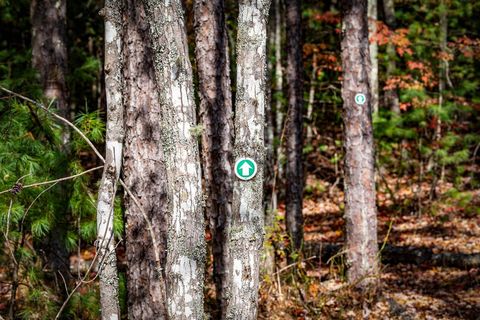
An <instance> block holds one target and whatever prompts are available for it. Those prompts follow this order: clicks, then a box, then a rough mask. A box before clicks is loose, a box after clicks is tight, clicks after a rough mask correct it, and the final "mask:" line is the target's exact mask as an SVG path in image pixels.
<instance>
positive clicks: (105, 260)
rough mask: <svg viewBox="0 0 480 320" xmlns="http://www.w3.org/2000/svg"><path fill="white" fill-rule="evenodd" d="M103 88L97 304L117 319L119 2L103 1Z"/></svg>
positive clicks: (120, 124)
mask: <svg viewBox="0 0 480 320" xmlns="http://www.w3.org/2000/svg"><path fill="white" fill-rule="evenodd" d="M103 10H104V14H105V90H106V96H107V132H106V139H105V141H106V148H105V167H104V170H103V176H102V180H101V182H100V187H99V190H98V204H97V252H98V255H99V257H100V259H99V261H100V262H101V264H100V270H99V273H100V305H101V311H102V319H105V320H117V319H120V307H119V303H118V273H117V256H116V253H115V238H114V233H113V214H114V200H115V193H116V191H117V181H118V178H119V176H120V170H121V167H122V148H123V135H124V130H123V99H122V78H123V75H122V34H123V32H122V10H123V8H122V5H121V2H117V1H115V0H106V1H105V8H104V9H103Z"/></svg>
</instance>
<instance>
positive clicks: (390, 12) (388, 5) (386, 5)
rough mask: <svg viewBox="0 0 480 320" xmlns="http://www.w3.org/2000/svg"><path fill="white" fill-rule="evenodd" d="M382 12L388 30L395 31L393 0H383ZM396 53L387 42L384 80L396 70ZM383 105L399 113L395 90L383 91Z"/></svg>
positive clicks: (393, 47)
mask: <svg viewBox="0 0 480 320" xmlns="http://www.w3.org/2000/svg"><path fill="white" fill-rule="evenodd" d="M383 11H384V14H385V23H386V24H387V26H388V28H390V30H395V27H396V19H395V5H394V2H393V0H383ZM396 56H397V54H396V52H395V46H394V45H393V43H391V42H389V43H388V44H387V59H388V62H387V74H386V78H387V79H388V78H390V77H391V76H392V75H393V74H394V73H395V70H396V69H397V64H396ZM384 98H385V104H386V105H387V106H388V107H390V110H392V111H393V112H394V113H397V114H399V113H400V102H399V99H398V92H397V90H396V89H391V90H387V91H385V97H384Z"/></svg>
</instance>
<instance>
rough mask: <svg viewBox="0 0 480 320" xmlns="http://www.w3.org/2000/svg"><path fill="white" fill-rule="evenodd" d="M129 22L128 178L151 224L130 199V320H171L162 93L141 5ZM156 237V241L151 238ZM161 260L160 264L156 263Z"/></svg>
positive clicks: (134, 5)
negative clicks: (166, 272) (166, 273)
mask: <svg viewBox="0 0 480 320" xmlns="http://www.w3.org/2000/svg"><path fill="white" fill-rule="evenodd" d="M125 16H126V22H125V28H126V29H125V30H126V32H125V35H124V39H125V44H124V48H125V50H124V57H125V70H124V79H125V80H124V81H125V84H124V99H125V152H124V163H123V168H124V169H123V175H124V180H125V183H126V185H127V187H128V188H129V189H130V190H131V192H132V193H133V195H134V196H135V197H136V198H137V199H138V201H139V202H140V205H141V206H142V208H143V211H144V212H145V214H146V215H147V219H148V221H147V220H146V219H145V217H144V216H143V214H142V212H141V211H140V208H139V207H138V206H137V205H136V204H135V202H134V201H133V200H132V198H131V197H129V196H126V197H125V218H126V227H125V236H126V256H127V263H128V270H127V290H128V295H127V303H128V318H129V319H158V320H161V319H167V306H166V292H165V281H164V278H165V274H164V272H163V271H162V270H160V269H163V268H164V266H165V259H166V254H165V250H166V249H167V246H166V236H165V234H166V233H167V227H166V213H167V212H168V211H167V210H168V207H167V193H166V192H167V185H166V184H167V181H166V178H165V176H166V170H165V166H164V164H163V161H164V157H163V151H162V140H161V138H160V128H159V125H158V124H159V123H160V119H161V111H160V101H159V94H158V92H159V87H158V86H157V82H156V80H155V71H154V66H153V52H152V49H151V45H150V44H151V38H150V35H149V33H148V23H147V20H146V17H145V11H144V7H143V3H142V1H141V0H128V1H127V5H126V15H125ZM152 235H153V236H152ZM157 260H158V261H157Z"/></svg>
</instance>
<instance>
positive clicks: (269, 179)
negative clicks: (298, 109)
mask: <svg viewBox="0 0 480 320" xmlns="http://www.w3.org/2000/svg"><path fill="white" fill-rule="evenodd" d="M274 2H275V4H274V6H273V7H272V8H270V9H271V10H277V8H276V5H278V2H279V1H278V0H275V1H274ZM272 17H273V19H272ZM275 18H276V17H275V14H273V15H270V19H269V25H268V26H267V28H268V44H267V52H268V55H269V56H272V55H275V54H276V52H277V51H276V47H275V40H276V39H275V34H276V31H277V24H276V23H277V20H276V19H275ZM267 66H268V75H269V76H271V79H269V80H270V81H272V82H271V83H269V84H270V85H271V86H272V90H270V91H269V95H268V97H269V98H268V102H267V103H266V104H265V148H266V154H265V163H266V165H265V172H264V195H263V201H264V207H265V208H264V209H265V239H264V240H265V241H264V243H263V244H264V246H263V255H262V261H261V275H263V274H273V273H274V272H275V249H274V244H273V243H272V242H271V241H270V239H269V238H270V237H271V236H272V231H273V227H274V221H275V215H276V210H277V205H278V203H277V201H278V198H277V173H278V171H276V163H277V162H276V152H277V150H276V148H275V145H274V144H275V131H276V127H275V118H276V110H275V109H274V108H273V105H274V102H273V101H274V100H275V104H276V103H278V99H276V98H275V96H274V94H275V93H276V91H275V89H274V87H275V86H276V83H277V79H276V78H275V76H276V75H275V74H274V73H273V72H276V66H277V64H276V63H275V67H274V63H272V60H268V64H267Z"/></svg>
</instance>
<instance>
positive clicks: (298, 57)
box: [285, 0, 303, 250]
mask: <svg viewBox="0 0 480 320" xmlns="http://www.w3.org/2000/svg"><path fill="white" fill-rule="evenodd" d="M300 6H301V5H300V0H291V1H287V2H286V15H287V23H286V27H287V39H288V41H287V85H288V88H287V89H288V90H287V95H288V114H287V117H288V118H287V143H286V145H287V148H286V149H287V152H286V153H287V167H286V177H287V185H286V195H285V216H286V225H287V232H288V235H289V237H290V240H291V247H292V248H291V249H292V250H299V249H300V247H301V245H302V242H303V215H302V203H303V202H302V200H303V171H302V170H303V169H302V110H303V63H302V49H303V48H302V40H301V33H302V30H301V28H302V25H301V14H302V11H301V7H300Z"/></svg>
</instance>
